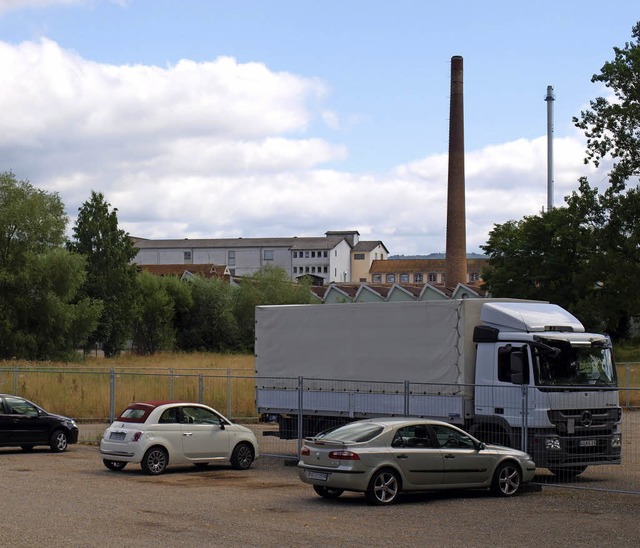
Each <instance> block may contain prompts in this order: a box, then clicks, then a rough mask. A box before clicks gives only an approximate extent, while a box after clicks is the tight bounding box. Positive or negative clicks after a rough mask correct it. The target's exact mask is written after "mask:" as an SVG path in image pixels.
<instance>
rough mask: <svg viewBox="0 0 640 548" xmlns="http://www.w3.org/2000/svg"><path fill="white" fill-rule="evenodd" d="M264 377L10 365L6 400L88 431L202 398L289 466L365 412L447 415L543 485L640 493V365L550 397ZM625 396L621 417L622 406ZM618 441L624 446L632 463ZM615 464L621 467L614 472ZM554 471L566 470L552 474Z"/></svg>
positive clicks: (3, 370) (0, 380) (502, 389)
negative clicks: (532, 464)
mask: <svg viewBox="0 0 640 548" xmlns="http://www.w3.org/2000/svg"><path fill="white" fill-rule="evenodd" d="M253 373H254V372H253V370H249V369H247V370H237V369H235V370H229V369H226V370H225V369H218V370H216V369H207V370H188V369H179V370H178V369H157V370H153V369H148V368H144V369H139V370H135V369H130V368H128V369H124V368H123V369H119V368H110V369H104V368H82V367H73V368H68V369H60V368H58V367H55V368H53V367H52V368H47V367H42V366H40V365H38V366H24V367H22V366H21V367H16V366H12V367H0V393H8V394H15V395H19V396H22V397H25V398H27V399H29V400H32V401H34V402H35V403H37V404H38V405H40V406H42V407H44V408H45V409H47V410H49V411H51V412H55V413H59V414H62V415H67V416H71V417H74V418H76V419H77V420H79V422H81V425H80V428H81V431H82V429H83V427H84V426H83V424H82V423H84V425H85V426H86V425H88V424H99V425H101V427H100V428H98V429H97V430H96V431H99V430H100V429H101V428H102V427H103V426H104V424H106V423H108V422H112V421H113V420H114V419H115V417H117V416H118V414H119V413H120V411H121V410H122V409H124V408H125V407H126V406H127V405H128V404H129V403H131V402H132V401H145V400H147V401H149V400H182V401H198V402H201V403H205V404H207V405H210V406H211V407H214V408H215V409H217V410H218V411H219V412H221V413H223V414H224V415H226V416H227V417H228V418H230V419H232V420H234V421H237V422H242V423H245V424H247V425H248V426H249V427H250V428H252V429H253V430H254V431H255V433H256V435H257V436H258V439H259V442H260V446H261V453H262V454H264V455H272V456H278V457H283V458H296V455H297V454H298V451H299V448H300V446H301V443H302V439H303V437H304V436H306V435H313V434H315V433H318V432H320V431H322V430H325V429H326V428H330V427H332V426H335V425H338V424H342V423H344V422H348V421H350V420H356V419H358V418H362V417H365V416H376V415H378V416H381V415H396V416H424V417H430V418H437V419H440V420H444V421H446V422H450V423H453V424H457V425H459V426H462V427H465V428H466V429H468V430H469V431H470V433H471V434H473V435H474V436H476V437H477V438H479V439H481V440H482V441H485V442H487V443H498V444H502V445H509V446H511V447H516V448H521V449H524V450H526V451H527V452H529V453H530V454H531V455H532V456H533V457H534V460H535V461H536V463H544V466H545V467H544V468H543V467H542V466H541V467H540V468H539V472H538V474H537V479H536V481H539V482H541V483H544V484H549V485H554V486H559V487H572V488H586V489H601V490H606V491H617V492H628V493H640V444H639V440H640V388H637V386H638V384H640V383H638V379H639V377H640V364H638V363H623V364H618V377H619V388H618V389H617V390H616V389H611V388H608V387H604V386H603V387H595V388H596V389H594V390H589V391H585V390H581V389H579V388H577V389H576V388H575V387H553V390H551V391H548V392H541V391H539V390H536V389H534V388H533V387H526V386H525V387H522V386H519V385H513V386H504V385H501V386H490V385H487V386H474V385H445V384H421V383H412V382H411V381H408V380H407V381H402V382H397V383H381V382H375V381H373V382H372V381H340V380H335V379H333V380H332V379H303V378H255V377H254V374H253ZM256 387H257V388H258V389H257V390H256ZM541 394H546V395H545V396H541ZM544 398H546V399H544ZM617 398H619V403H620V406H621V407H622V410H623V412H622V417H621V419H619V417H618V416H617V407H616V406H615V405H613V404H612V402H613V401H617ZM543 399H544V401H543ZM540 409H545V411H544V412H542V413H541V412H540ZM546 409H550V411H547V410H546ZM478 415H482V416H485V417H493V418H492V419H491V420H486V421H483V422H479V423H474V422H473V421H471V420H470V419H469V417H473V416H478ZM550 421H551V423H552V424H553V427H549V422H550ZM506 425H510V427H509V428H507V426H506ZM618 433H619V434H620V437H617V438H616V436H615V435H614V434H618ZM614 438H615V439H616V440H617V441H612V440H614ZM554 440H556V441H554ZM555 443H557V444H558V448H559V449H558V453H557V454H558V459H559V460H558V462H554V461H553V457H549V451H548V449H549V444H551V445H553V444H555ZM612 443H615V444H619V445H620V447H619V449H620V450H621V458H619V453H618V451H617V449H618V447H612ZM607 458H609V459H610V460H611V464H604V465H602V464H601V463H602V462H603V461H604V462H606V459H607ZM567 459H568V460H567ZM617 461H620V463H619V464H618V463H617ZM594 462H598V463H599V464H598V465H593V464H591V463H594ZM614 462H616V463H615V464H614ZM561 464H563V465H565V466H566V465H567V464H570V465H571V464H572V465H573V466H572V468H573V473H570V474H561V473H559V466H560V465H561ZM584 466H587V468H586V470H584V471H582V470H581V468H583V467H584ZM556 468H557V469H556ZM554 469H556V470H555V472H556V474H552V473H551V472H550V471H549V470H554ZM577 472H580V473H577Z"/></svg>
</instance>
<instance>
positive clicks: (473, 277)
mask: <svg viewBox="0 0 640 548" xmlns="http://www.w3.org/2000/svg"><path fill="white" fill-rule="evenodd" d="M469 281H471V282H478V281H480V274H478V273H477V272H472V273H471V274H469Z"/></svg>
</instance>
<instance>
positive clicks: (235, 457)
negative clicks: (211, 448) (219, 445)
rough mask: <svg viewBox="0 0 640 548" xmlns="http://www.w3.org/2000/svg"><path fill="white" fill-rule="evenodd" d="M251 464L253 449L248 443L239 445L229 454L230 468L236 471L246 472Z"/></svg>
mask: <svg viewBox="0 0 640 548" xmlns="http://www.w3.org/2000/svg"><path fill="white" fill-rule="evenodd" d="M252 462H253V448H252V447H251V446H250V445H249V444H248V443H239V444H238V445H236V446H235V448H234V449H233V453H231V466H232V467H233V468H235V469H236V470H246V469H247V468H249V467H250V466H251V463H252Z"/></svg>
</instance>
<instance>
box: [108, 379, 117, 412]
mask: <svg viewBox="0 0 640 548" xmlns="http://www.w3.org/2000/svg"><path fill="white" fill-rule="evenodd" d="M114 420H116V372H115V371H114V369H113V367H112V368H111V369H110V370H109V423H112V422H113V421H114Z"/></svg>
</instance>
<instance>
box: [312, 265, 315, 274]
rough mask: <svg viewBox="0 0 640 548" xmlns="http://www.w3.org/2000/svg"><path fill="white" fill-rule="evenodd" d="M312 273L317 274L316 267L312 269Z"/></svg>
mask: <svg viewBox="0 0 640 548" xmlns="http://www.w3.org/2000/svg"><path fill="white" fill-rule="evenodd" d="M311 272H312V273H313V274H315V273H316V267H315V266H312V267H311Z"/></svg>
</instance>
